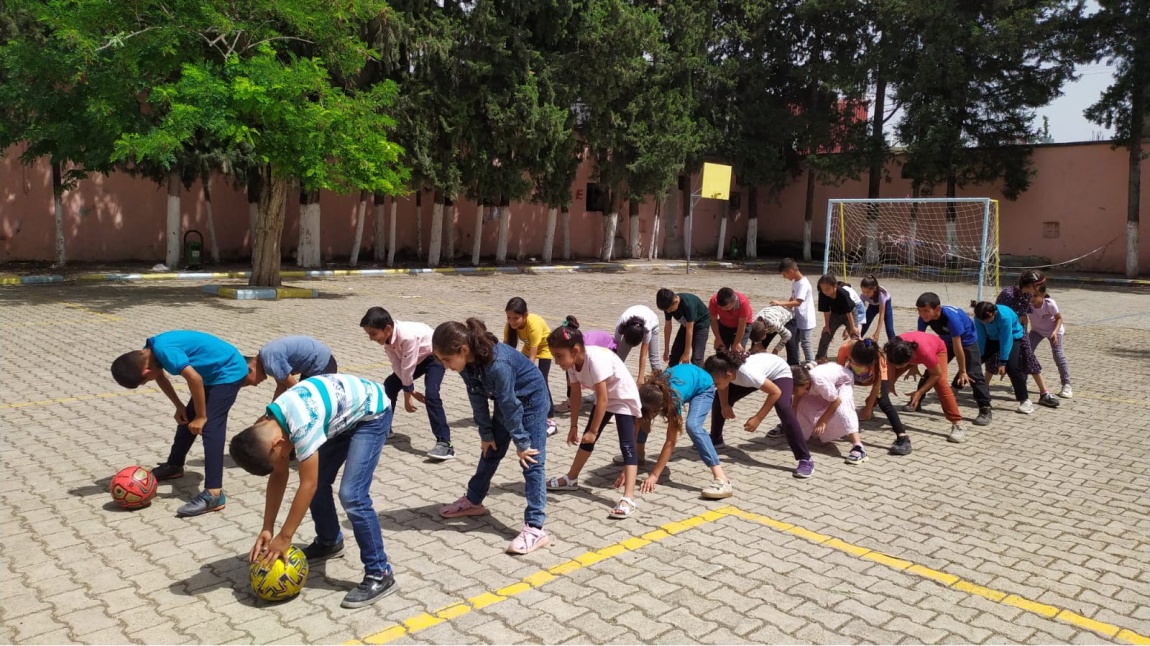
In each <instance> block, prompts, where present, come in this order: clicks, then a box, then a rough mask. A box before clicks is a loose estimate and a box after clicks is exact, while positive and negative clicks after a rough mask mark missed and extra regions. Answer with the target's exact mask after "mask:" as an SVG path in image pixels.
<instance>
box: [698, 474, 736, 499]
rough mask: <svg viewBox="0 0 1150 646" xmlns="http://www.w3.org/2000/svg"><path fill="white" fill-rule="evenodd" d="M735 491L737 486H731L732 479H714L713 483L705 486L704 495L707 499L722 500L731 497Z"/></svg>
mask: <svg viewBox="0 0 1150 646" xmlns="http://www.w3.org/2000/svg"><path fill="white" fill-rule="evenodd" d="M734 493H735V488H734V487H732V486H731V481H730V480H718V479H716V480H714V481H712V482H711V484H709V485H707V486H706V487H703V494H702V495H703V497H704V498H706V499H707V500H722V499H723V498H730V497H731V496H732V495H733V494H734Z"/></svg>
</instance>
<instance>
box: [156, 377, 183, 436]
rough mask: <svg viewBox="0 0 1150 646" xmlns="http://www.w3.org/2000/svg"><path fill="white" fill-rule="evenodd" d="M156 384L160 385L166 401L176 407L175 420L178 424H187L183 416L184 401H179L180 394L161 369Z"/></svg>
mask: <svg viewBox="0 0 1150 646" xmlns="http://www.w3.org/2000/svg"><path fill="white" fill-rule="evenodd" d="M156 385H157V386H159V387H160V391H161V392H162V393H164V395H166V396H167V398H168V401H170V402H172V405H174V406H175V407H176V422H178V423H180V424H187V423H188V420H187V418H186V417H185V416H184V402H182V401H180V396H179V395H177V394H176V389H175V388H172V382H171V381H169V380H168V375H167V374H165V373H164V371H163V370H161V371H160V375H159V376H158V377H156Z"/></svg>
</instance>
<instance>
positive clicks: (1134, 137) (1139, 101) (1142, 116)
mask: <svg viewBox="0 0 1150 646" xmlns="http://www.w3.org/2000/svg"><path fill="white" fill-rule="evenodd" d="M1143 42H1145V40H1143ZM1145 60H1146V57H1142V59H1141V61H1145ZM1131 67H1133V68H1140V69H1141V70H1142V72H1143V73H1142V74H1137V73H1134V74H1131V76H1133V78H1134V79H1138V77H1139V76H1141V77H1142V80H1143V84H1142V87H1141V88H1139V87H1137V81H1136V80H1135V87H1134V88H1133V91H1132V92H1131V93H1130V141H1129V142H1127V144H1126V149H1127V150H1128V151H1129V153H1130V173H1129V178H1130V179H1129V181H1128V182H1127V187H1126V277H1127V278H1137V277H1138V265H1139V260H1140V259H1139V257H1138V228H1139V227H1140V226H1141V222H1140V217H1141V216H1139V214H1138V209H1139V207H1140V205H1141V200H1142V139H1143V138H1145V137H1150V124H1147V122H1146V112H1147V110H1150V69H1145V67H1143V64H1142V63H1141V62H1140V61H1135V62H1133V63H1132V64H1131Z"/></svg>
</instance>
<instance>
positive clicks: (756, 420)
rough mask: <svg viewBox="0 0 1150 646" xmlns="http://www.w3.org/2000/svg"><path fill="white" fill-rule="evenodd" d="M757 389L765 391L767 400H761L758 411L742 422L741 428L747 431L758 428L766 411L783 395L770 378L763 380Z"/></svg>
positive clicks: (765, 416) (764, 417)
mask: <svg viewBox="0 0 1150 646" xmlns="http://www.w3.org/2000/svg"><path fill="white" fill-rule="evenodd" d="M759 390H761V391H763V392H765V393H767V401H765V402H763V405H762V407H761V408H759V412H757V413H755V416H754V417H752V418H751V419H749V420H747V423H746V424H743V430H745V431H746V432H748V433H751V432H754V430H755V429H757V428H759V424H762V423H763V420H764V419H766V418H767V413H769V412H771V409H772V408H774V407H775V404H776V403H777V402H778V401H779V398H780V397H782V396H783V391H781V390H779V387H778V386H776V385H775V382H773V381H771V380H770V379H765V380H763V385H762V386H761V387H760V388H759Z"/></svg>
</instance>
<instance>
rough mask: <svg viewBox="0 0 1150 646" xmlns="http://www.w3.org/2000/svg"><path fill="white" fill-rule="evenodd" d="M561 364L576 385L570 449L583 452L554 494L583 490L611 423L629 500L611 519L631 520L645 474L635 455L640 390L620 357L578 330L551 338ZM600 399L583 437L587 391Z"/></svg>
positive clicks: (553, 486) (552, 485) (554, 485)
mask: <svg viewBox="0 0 1150 646" xmlns="http://www.w3.org/2000/svg"><path fill="white" fill-rule="evenodd" d="M547 344H548V345H549V346H550V347H551V353H552V356H554V358H555V363H556V364H558V365H559V367H560V368H562V369H564V370H566V371H567V375H568V377H569V378H570V379H571V403H572V410H571V431H570V432H569V433H568V434H567V445H568V446H575V445H578V446H579V450H578V451H577V452H576V453H575V460H574V461H573V462H572V463H571V469H570V470H568V471H567V473H566V474H565V475H562V476H559V477H557V478H551V479H550V480H548V481H547V489H548V491H573V490H576V489H578V488H579V473H580V472H581V471H582V470H583V466H584V465H586V464H587V459H588V458H590V457H591V451H593V450H594V449H595V441H596V440H598V439H599V434H600V433H602V432H603V429H604V428H606V426H607V423H608V422H610V421H611V418H612V417H614V418H615V427H616V428H617V429H618V431H619V448H620V449H621V450H622V452H623V464H624V466H623V497H622V498H621V499H620V500H619V504H617V505H615V508H614V509H612V510H611V513H610V514H609V517H610V518H627V517H629V516H630V515H631V514H633V513H634V512H635V498H634V496H635V478H636V476H637V475H638V471H639V456H638V453H637V452H636V449H635V420H636V419H637V418H638V417H639V416H640V415H641V413H642V404H641V403H640V402H639V386H638V385H637V384H636V383H635V378H634V377H632V376H631V373H630V372H628V370H627V365H626V364H624V363H623V360H622V359H620V358H619V357H618V356H617V355H616V354H615V353H614V352H611V351H610V350H608V349H606V348H600V347H596V346H587V345H586V344H585V342H584V341H583V335H582V334H581V333H580V332H579V329H578V328H571V327H559V328H556V329H555V330H554V331H553V332H551V335H550V336H549V337H548V338H547ZM584 387H587V388H591V389H592V390H593V391H594V393H595V408H594V410H593V412H592V413H591V417H590V419H589V420H588V423H587V426H586V428H584V429H583V435H582V436H581V437H580V435H579V408H581V407H582V403H583V390H582V389H583V388H584Z"/></svg>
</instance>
